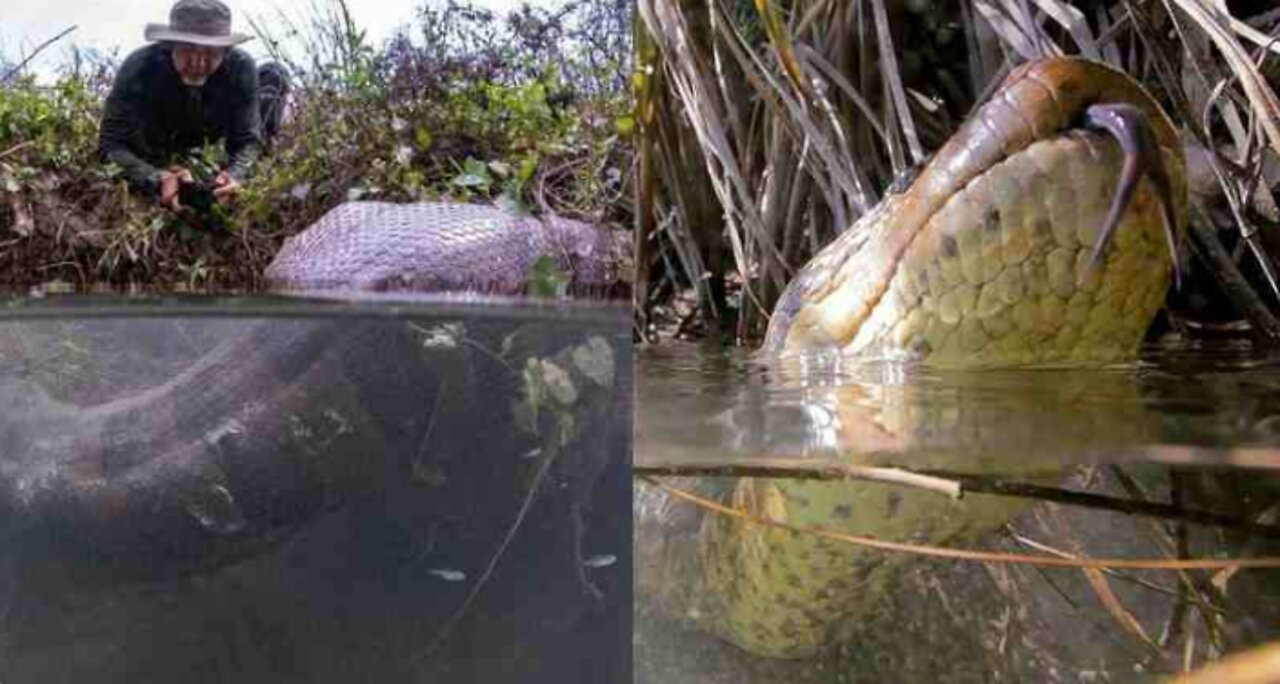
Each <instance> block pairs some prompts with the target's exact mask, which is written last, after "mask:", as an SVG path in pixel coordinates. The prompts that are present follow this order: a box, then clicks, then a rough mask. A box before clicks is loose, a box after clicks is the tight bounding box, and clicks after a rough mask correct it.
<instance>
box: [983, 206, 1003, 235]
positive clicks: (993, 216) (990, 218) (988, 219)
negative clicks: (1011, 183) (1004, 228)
mask: <svg viewBox="0 0 1280 684" xmlns="http://www.w3.org/2000/svg"><path fill="white" fill-rule="evenodd" d="M982 230H983V231H985V232H987V233H995V232H998V231H999V230H1000V210H999V209H998V208H996V207H990V208H988V209H987V213H986V214H984V215H983V217H982Z"/></svg>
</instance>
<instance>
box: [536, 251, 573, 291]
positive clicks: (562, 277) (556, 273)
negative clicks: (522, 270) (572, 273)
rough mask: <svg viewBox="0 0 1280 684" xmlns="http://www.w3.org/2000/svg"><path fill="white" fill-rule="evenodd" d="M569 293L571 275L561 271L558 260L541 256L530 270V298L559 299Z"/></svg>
mask: <svg viewBox="0 0 1280 684" xmlns="http://www.w3.org/2000/svg"><path fill="white" fill-rule="evenodd" d="M568 291H569V275H568V274H567V273H565V272H564V271H561V270H560V267H559V265H557V264H556V260H555V259H554V258H552V257H549V256H545V255H544V256H541V257H539V258H538V260H537V261H535V262H533V267H532V268H530V269H529V296H531V297H547V298H558V297H564V296H565V294H566V293H567V292H568Z"/></svg>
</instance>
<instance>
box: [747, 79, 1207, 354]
mask: <svg viewBox="0 0 1280 684" xmlns="http://www.w3.org/2000/svg"><path fill="white" fill-rule="evenodd" d="M1098 104H1122V105H1132V106H1135V107H1137V108H1138V109H1139V110H1140V111H1141V112H1142V114H1145V117H1146V119H1147V122H1148V123H1149V125H1150V127H1151V130H1152V132H1153V133H1154V138H1155V144H1157V145H1158V146H1159V150H1160V154H1161V155H1162V156H1163V158H1164V166H1165V168H1166V169H1167V170H1168V180H1169V193H1170V195H1171V199H1172V202H1171V203H1172V205H1173V207H1172V211H1171V212H1170V213H1171V214H1172V216H1170V217H1169V218H1171V219H1173V220H1174V221H1175V222H1176V221H1177V217H1178V216H1180V215H1181V214H1182V213H1183V212H1184V210H1185V204H1186V180H1185V171H1184V162H1183V157H1182V152H1181V146H1180V145H1179V143H1178V138H1177V134H1176V131H1175V130H1174V128H1173V125H1172V124H1171V123H1170V121H1169V119H1168V118H1167V116H1166V115H1165V114H1164V113H1163V112H1162V111H1161V110H1160V108H1159V106H1158V105H1157V104H1156V103H1155V101H1154V100H1152V99H1151V97H1150V96H1149V95H1148V94H1147V93H1146V92H1144V91H1143V90H1142V88H1141V87H1140V86H1139V85H1138V84H1136V83H1135V82H1133V81H1132V80H1130V79H1129V78H1128V77H1126V76H1124V75H1123V74H1121V73H1119V72H1116V71H1113V70H1111V69H1109V68H1107V67H1105V66H1102V65H1100V64H1095V63H1092V62H1087V61H1083V60H1079V59H1066V58H1064V59H1052V60H1045V61H1041V62H1035V63H1032V64H1029V65H1026V66H1024V67H1022V68H1020V69H1018V70H1016V71H1015V72H1014V73H1012V74H1011V75H1010V76H1009V77H1008V78H1007V79H1006V81H1005V83H1004V84H1003V86H1002V88H1001V89H1000V90H999V91H998V92H997V94H996V95H995V96H994V97H993V98H992V99H991V100H990V101H989V102H987V103H986V104H984V105H983V106H982V107H981V108H980V109H979V110H978V111H977V112H976V113H975V115H974V116H973V117H972V118H971V119H970V120H969V121H968V122H967V123H966V124H965V125H964V126H963V127H962V128H961V129H960V131H959V132H958V133H956V135H955V136H954V137H953V138H952V139H951V140H950V141H949V142H948V143H947V144H946V145H945V146H944V147H943V148H942V149H941V150H940V151H939V152H938V153H937V155H936V156H935V157H934V158H933V160H932V161H931V162H930V163H929V165H928V166H927V167H926V168H925V169H924V170H923V171H922V172H921V173H920V175H919V176H918V177H917V178H916V180H915V182H914V183H913V184H912V185H911V187H910V188H909V189H908V190H907V191H906V192H904V193H902V194H897V195H890V196H889V197H888V198H887V199H886V200H885V201H884V202H883V203H882V204H881V205H880V206H878V207H877V208H876V210H875V211H873V212H872V213H870V214H869V215H868V216H867V217H866V218H864V219H863V220H862V221H861V222H860V223H859V224H857V225H855V226H854V227H853V228H851V229H850V230H849V231H847V232H846V233H845V234H844V235H843V236H842V237H841V238H840V239H839V240H837V241H836V242H834V243H833V244H832V245H830V246H829V247H828V248H827V249H825V250H824V251H823V252H821V253H820V254H819V255H818V256H817V257H815V258H814V259H813V260H812V261H811V262H810V263H809V264H808V265H807V266H806V267H805V268H804V269H803V270H802V271H801V272H800V274H799V275H798V276H797V277H796V279H795V280H794V281H793V282H792V284H791V286H790V287H789V288H788V290H787V291H786V292H785V293H784V295H783V296H782V298H781V300H780V301H779V304H778V307H777V310H776V311H775V314H774V320H773V321H771V324H770V329H769V333H768V336H767V340H766V344H765V347H766V349H768V350H770V351H774V352H777V351H783V350H796V349H804V348H812V347H838V348H840V349H841V350H842V351H844V352H846V353H852V354H861V355H880V356H908V357H912V358H922V359H927V360H928V361H929V362H931V363H933V364H935V365H944V366H974V365H1008V364H1030V363H1045V362H1082V361H1083V362H1089V361H1107V360H1115V359H1127V358H1131V357H1132V356H1133V355H1134V354H1135V353H1136V350H1137V347H1138V344H1139V342H1140V341H1141V339H1142V335H1143V333H1144V332H1145V330H1146V328H1147V326H1148V325H1149V324H1150V322H1151V320H1152V318H1153V317H1154V316H1155V313H1156V311H1157V310H1158V309H1159V306H1160V304H1161V302H1162V301H1163V297H1164V293H1165V290H1166V289H1167V288H1168V284H1169V278H1170V259H1169V256H1168V251H1169V247H1168V246H1166V243H1165V239H1164V237H1162V228H1163V223H1162V215H1161V211H1160V208H1161V207H1160V196H1159V194H1158V193H1157V192H1156V190H1157V188H1156V187H1154V186H1153V184H1152V183H1151V182H1149V181H1147V180H1145V179H1144V180H1143V181H1142V182H1141V183H1140V184H1139V185H1138V187H1137V192H1136V193H1135V194H1134V196H1133V199H1132V202H1131V204H1130V206H1129V208H1128V211H1127V212H1126V213H1125V214H1124V215H1123V219H1122V220H1121V222H1120V224H1119V228H1118V230H1117V231H1116V232H1115V239H1114V240H1113V241H1112V243H1111V245H1110V247H1109V249H1108V250H1107V252H1106V253H1105V254H1104V258H1103V261H1102V263H1100V264H1098V266H1097V268H1096V269H1094V270H1093V271H1092V272H1090V271H1089V263H1090V252H1091V249H1092V248H1093V247H1094V245H1095V243H1096V242H1097V240H1098V238H1099V235H1100V233H1102V231H1103V226H1104V224H1105V223H1106V218H1107V215H1108V210H1109V207H1110V205H1111V203H1112V198H1113V197H1114V196H1115V195H1116V193H1117V185H1118V180H1119V179H1120V177H1121V175H1122V154H1121V151H1120V148H1119V146H1118V145H1117V143H1116V142H1115V141H1114V140H1112V139H1111V138H1110V137H1108V136H1106V135H1104V134H1100V133H1098V132H1094V131H1091V130H1085V129H1084V128H1083V127H1082V125H1081V124H1082V120H1083V118H1084V116H1085V112H1086V110H1088V109H1089V108H1090V107H1091V106H1093V105H1098ZM1171 228H1174V229H1176V226H1171ZM1086 275H1087V277H1085V276H1086Z"/></svg>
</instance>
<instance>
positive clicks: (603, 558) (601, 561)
mask: <svg viewBox="0 0 1280 684" xmlns="http://www.w3.org/2000/svg"><path fill="white" fill-rule="evenodd" d="M617 562H618V557H617V556H614V555H612V554H607V553H606V554H601V555H599V556H592V557H590V558H588V559H586V560H584V561H582V564H583V565H585V566H587V567H588V568H607V567H609V566H610V565H613V564H614V563H617Z"/></svg>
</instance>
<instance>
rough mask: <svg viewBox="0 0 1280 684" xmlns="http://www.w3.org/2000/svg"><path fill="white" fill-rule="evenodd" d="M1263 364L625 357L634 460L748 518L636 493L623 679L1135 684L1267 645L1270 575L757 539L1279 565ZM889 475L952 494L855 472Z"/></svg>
mask: <svg viewBox="0 0 1280 684" xmlns="http://www.w3.org/2000/svg"><path fill="white" fill-rule="evenodd" d="M1277 371H1280V362H1278V360H1277V359H1276V358H1274V357H1266V356H1260V355H1257V354H1253V353H1251V352H1249V351H1248V350H1247V349H1242V348H1239V347H1221V348H1213V349H1203V348H1201V349H1176V348H1162V349H1156V348H1153V349H1149V350H1147V351H1146V353H1145V354H1144V356H1143V359H1142V361H1141V362H1140V363H1135V364H1133V365H1129V366H1118V367H1110V368H1102V369H1083V368H1063V369H1039V370H1031V371H1026V370H1023V371H995V370H990V371H982V372H967V373H964V372H948V373H941V372H934V371H928V370H924V369H919V368H911V367H904V366H901V365H894V364H890V363H864V364H857V363H849V362H847V361H846V360H842V359H839V358H833V357H825V358H824V357H816V358H805V359H799V360H794V361H792V362H790V363H787V364H784V365H777V364H769V365H766V364H763V363H758V362H756V361H755V360H753V359H752V358H751V357H750V356H749V355H748V354H746V353H742V352H739V351H733V350H728V351H726V350H723V349H705V348H704V349H697V348H690V347H685V348H678V347H663V348H658V349H654V350H646V351H645V352H644V353H643V354H642V355H641V356H640V358H639V360H638V366H637V373H638V375H637V378H638V391H637V417H636V420H637V433H636V434H637V437H636V438H637V442H636V456H635V460H636V467H637V469H638V470H639V471H640V472H641V473H649V474H666V475H668V476H670V475H673V474H675V475H679V477H665V478H663V479H661V480H660V482H662V483H663V484H664V485H667V486H676V487H678V488H679V489H680V491H682V492H690V493H693V494H696V495H698V496H702V497H704V498H705V499H708V500H710V501H711V502H712V503H714V504H719V505H722V506H727V507H730V508H732V509H734V510H735V511H738V512H742V513H745V514H746V515H747V516H749V517H754V518H755V519H756V520H745V519H742V518H733V517H730V516H728V515H726V514H724V513H721V512H708V511H707V510H706V507H705V506H704V507H703V508H698V507H695V506H693V505H691V504H689V503H688V502H687V501H685V500H675V499H674V498H673V497H672V496H669V495H667V494H666V493H664V492H662V491H659V490H657V489H656V488H655V487H653V486H649V485H645V484H640V485H638V487H637V494H636V502H635V506H636V520H637V529H636V552H637V587H638V592H637V604H636V611H637V634H636V654H637V663H636V667H637V673H638V677H637V681H645V682H649V681H652V682H657V681H671V680H672V678H675V679H680V680H683V681H716V680H726V681H729V680H732V681H745V682H772V681H806V682H807V681H814V682H818V681H863V680H870V681H918V680H922V679H925V678H934V679H937V678H942V679H943V680H945V681H990V680H993V679H1004V680H1013V681H1145V680H1146V679H1147V678H1149V677H1150V676H1151V674H1152V673H1158V672H1173V671H1178V670H1180V669H1182V668H1183V667H1185V666H1193V665H1197V664H1200V663H1203V662H1205V661H1207V660H1209V659H1211V658H1214V657H1216V656H1217V655H1219V654H1221V653H1224V652H1231V651H1236V650H1239V649H1242V648H1244V647H1247V646H1249V645H1253V644H1257V643H1261V642H1263V641H1266V640H1269V639H1276V638H1280V572H1278V571H1277V570H1275V569H1274V568H1271V569H1241V568H1229V567H1226V568H1224V567H1218V568H1214V569H1199V570H1189V569H1184V570H1181V571H1170V570H1153V569H1114V568H1106V569H1097V568H1093V569H1088V570H1081V569H1069V568H1068V569H1063V568H1045V567H1037V566H1034V565H1025V564H1016V563H1007V562H1003V561H1001V560H998V559H997V560H991V559H988V560H987V561H985V562H975V561H953V560H936V559H934V560H926V559H924V558H923V557H922V556H920V555H919V553H918V552H917V551H908V552H903V551H886V550H883V549H870V548H865V547H859V546H853V545H851V544H850V543H845V542H842V541H837V540H835V539H833V538H825V539H824V538H818V537H816V536H814V535H813V534H807V533H797V532H794V531H788V530H786V529H779V528H778V527H776V526H778V525H786V526H791V527H793V528H806V529H807V528H821V529H822V530H825V531H827V532H830V533H832V535H831V537H834V536H836V535H846V536H847V535H852V536H855V537H859V536H860V537H866V538H870V539H874V540H885V541H894V542H905V543H909V544H915V545H917V546H919V547H924V548H925V549H926V550H927V549H929V548H950V549H954V548H962V549H977V550H985V551H989V552H997V553H1005V554H1019V555H1027V554H1033V555H1034V554H1040V555H1049V556H1054V557H1056V558H1068V559H1071V558H1074V559H1085V558H1131V559H1132V558H1145V559H1150V560H1155V561H1157V562H1159V561H1160V560H1161V559H1165V560H1167V559H1170V558H1209V559H1219V560H1221V559H1224V558H1232V557H1243V556H1253V557H1257V556H1272V557H1274V556H1280V524H1278V523H1280V451H1276V450H1275V447H1276V445H1277V437H1278V435H1277V434H1276V431H1275V426H1276V425H1277V424H1280V419H1277V416H1280V372H1277ZM868 468H870V469H872V470H865V471H864V470H859V469H868ZM904 471H905V472H907V473H908V474H909V475H913V476H914V475H917V474H920V473H923V474H925V475H928V476H931V477H936V478H939V479H940V480H941V481H945V482H951V483H952V484H953V485H954V486H955V487H956V488H958V489H959V490H960V491H963V492H964V495H963V497H962V498H959V499H956V498H954V497H952V496H948V495H947V494H945V493H943V492H946V491H947V490H946V489H945V488H943V487H935V488H932V489H924V488H920V487H917V486H904V485H902V484H886V483H885V482H884V481H868V480H866V479H865V477H866V476H867V475H871V476H875V477H879V475H880V474H883V473H889V474H890V475H892V476H893V477H898V475H896V473H902V472H904ZM850 473H852V474H853V475H856V476H857V477H858V478H859V479H856V480H850V481H844V480H841V479H840V476H841V475H848V474H850ZM745 475H751V476H753V477H743V476H745ZM881 480H883V478H881ZM708 505H710V504H708ZM760 520H764V521H768V522H769V523H771V524H773V525H775V527H769V526H767V525H766V524H762V523H761V522H760ZM1225 565H1229V564H1225Z"/></svg>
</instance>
